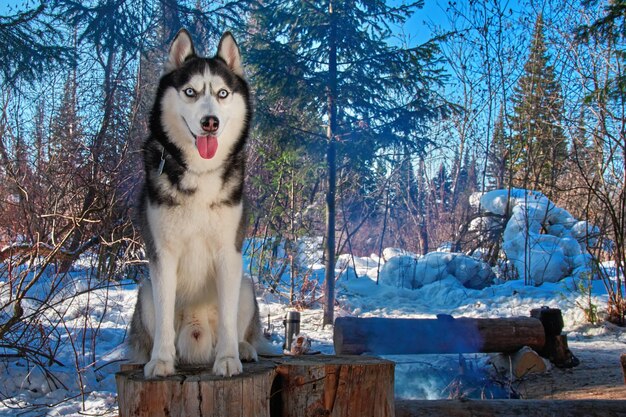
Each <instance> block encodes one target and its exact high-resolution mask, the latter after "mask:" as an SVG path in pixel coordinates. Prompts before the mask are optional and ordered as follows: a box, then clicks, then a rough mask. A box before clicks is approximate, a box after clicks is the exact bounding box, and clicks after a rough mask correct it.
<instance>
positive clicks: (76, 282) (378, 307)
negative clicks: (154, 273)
mask: <svg viewBox="0 0 626 417" xmlns="http://www.w3.org/2000/svg"><path fill="white" fill-rule="evenodd" d="M473 199H474V201H480V206H481V208H482V210H484V212H488V213H492V214H500V215H503V214H505V213H506V212H507V209H508V210H509V212H510V213H512V216H511V219H510V220H508V222H507V223H506V227H505V232H504V245H503V246H504V247H505V251H506V253H507V255H508V257H509V259H511V260H512V265H513V267H514V268H515V269H516V270H517V273H518V276H519V277H524V276H525V274H526V273H531V274H535V273H537V274H540V278H539V279H535V282H534V284H537V285H525V283H524V280H523V279H513V280H504V279H502V277H506V276H507V274H506V273H503V272H502V271H501V270H499V269H498V268H494V269H492V268H490V267H489V266H488V265H487V264H486V263H485V262H484V261H482V260H481V254H482V251H481V250H478V251H476V252H475V253H474V254H473V255H472V256H468V255H467V254H463V253H453V252H440V251H438V252H433V253H429V254H427V255H425V256H421V255H417V254H414V253H411V252H408V251H406V250H403V249H399V248H387V249H385V250H384V251H383V253H382V254H381V255H382V256H381V257H378V256H377V255H375V254H374V255H371V256H369V257H352V256H349V255H341V256H339V258H338V261H337V269H336V274H337V276H339V279H338V281H337V285H336V291H337V293H336V298H337V302H338V306H337V307H336V311H335V314H336V316H344V315H351V316H359V317H390V318H391V317H403V318H433V317H434V316H435V315H437V314H450V315H452V316H454V317H460V316H465V317H491V318H493V317H512V316H528V315H529V312H530V310H531V309H532V308H537V307H541V306H549V307H552V308H559V309H561V310H562V312H563V318H564V322H565V332H566V333H567V334H568V338H569V340H570V346H571V347H573V348H574V349H585V350H593V349H597V350H603V351H604V350H609V351H615V352H619V351H623V350H624V349H625V348H626V332H624V330H623V329H620V328H616V327H615V326H610V325H607V324H606V323H602V324H598V325H592V324H589V323H588V321H587V318H586V315H585V309H586V308H588V307H591V306H595V307H597V309H598V314H599V316H600V319H601V318H602V317H603V315H604V314H606V311H605V310H606V305H607V301H608V295H607V293H606V289H605V287H604V285H603V283H602V281H600V280H589V278H590V277H591V274H590V269H589V266H588V265H589V261H590V258H589V255H588V254H587V252H586V247H587V246H586V245H587V244H591V243H593V242H590V240H593V236H594V235H597V234H598V232H599V231H598V230H597V228H595V227H594V226H592V225H589V224H587V223H586V222H581V221H579V220H577V219H574V218H573V217H572V216H571V215H570V214H569V213H567V211H565V210H563V209H560V208H558V207H555V206H554V204H553V203H552V202H550V201H549V200H548V199H547V198H545V196H543V195H542V194H540V193H536V192H530V191H525V190H512V192H511V199H510V203H507V201H508V200H507V199H508V195H507V193H506V192H503V191H497V192H492V193H486V194H483V195H480V196H474V197H473ZM476 204H477V203H476ZM541 228H543V229H545V230H547V233H540V230H541ZM320 243H321V240H320V239H319V238H309V239H305V240H303V241H302V242H300V243H299V245H298V248H299V249H298V257H297V262H298V263H299V267H300V271H305V273H307V274H308V275H307V276H308V277H309V278H310V279H311V280H313V281H315V280H317V281H319V282H318V283H317V284H318V285H317V288H318V294H317V295H318V296H319V287H320V282H321V280H322V278H323V276H324V273H323V272H324V271H323V267H322V266H321V260H320V257H321V252H320ZM272 246H273V251H274V255H275V258H277V259H278V261H279V264H277V265H273V266H272V267H271V268H269V269H268V268H267V267H266V266H264V265H261V264H260V263H259V262H258V260H253V259H251V258H250V257H249V255H250V254H253V253H256V254H258V253H259V251H261V249H262V244H261V242H259V241H258V240H253V239H251V240H250V241H248V242H247V245H246V247H247V248H248V250H247V255H246V259H245V265H246V273H251V274H255V273H257V272H258V271H260V270H270V271H271V273H273V274H276V273H278V272H279V271H282V273H283V274H284V276H283V277H279V278H281V279H282V281H285V282H287V281H288V279H289V278H288V277H289V271H288V269H287V270H285V269H284V268H283V266H284V264H288V261H287V260H286V259H281V257H284V256H285V255H284V254H285V251H284V247H283V246H282V245H281V244H280V242H273V244H272ZM524 259H526V260H530V267H528V268H527V267H526V266H525V265H524V263H523V261H524ZM281 262H282V263H281ZM503 265H506V264H503ZM89 268H90V267H89V266H88V264H87V263H86V264H85V265H84V266H83V267H82V268H81V269H79V270H77V271H75V272H73V273H72V276H71V280H69V281H68V280H66V281H64V282H63V285H61V286H60V290H59V291H58V292H57V293H56V295H55V297H57V298H56V301H57V302H58V304H57V305H56V307H55V310H54V311H56V314H52V313H50V312H49V314H48V315H47V316H46V317H45V318H46V320H48V322H47V323H44V324H45V325H46V326H47V327H46V328H53V329H54V332H55V335H56V336H57V338H56V339H55V340H58V343H59V344H58V346H56V347H54V346H52V347H51V348H56V349H57V350H58V353H57V355H56V358H57V360H58V362H59V363H56V364H53V365H51V366H47V369H48V371H49V373H48V374H46V373H44V372H43V370H42V369H43V367H40V366H37V365H36V364H34V363H32V362H28V361H26V360H25V359H24V358H22V357H16V356H15V355H10V353H12V352H10V351H9V350H4V351H0V353H4V354H5V355H6V357H3V358H2V359H1V360H0V372H1V373H2V376H3V377H2V379H1V380H0V395H1V396H2V399H3V401H2V403H0V416H13V415H16V414H18V413H19V414H20V415H24V416H43V415H45V416H79V415H85V414H89V415H101V416H111V417H113V416H116V415H117V400H116V388H115V377H114V374H115V372H116V371H117V370H118V369H119V364H120V362H121V361H122V360H123V359H124V358H125V357H126V356H127V352H126V350H125V347H124V344H123V342H124V339H125V336H126V329H127V326H128V324H129V323H130V320H131V315H132V311H133V307H134V304H135V299H136V290H137V287H136V285H135V284H134V283H133V282H131V281H130V280H128V281H121V282H118V283H110V285H107V286H104V287H99V288H96V289H92V290H91V291H88V290H89V289H91V288H93V286H94V282H93V280H90V279H88V276H89V273H90V269H89ZM604 270H605V271H606V272H607V273H608V274H613V275H615V268H614V266H613V265H612V264H611V263H607V264H606V265H605V267H604ZM555 277H558V279H555ZM255 278H256V276H255ZM51 282H54V276H53V275H51V279H48V280H42V281H41V283H40V284H38V286H35V287H34V288H33V291H46V290H47V289H49V288H50V285H51ZM538 284H541V285H538ZM7 285H8V280H7V278H6V277H0V302H1V303H0V305H4V304H5V302H6V301H7V298H6V297H7V294H8V293H7V291H6V289H7V288H8V287H7ZM279 290H280V288H279ZM258 295H259V297H258V298H259V305H260V309H261V319H262V324H263V326H264V327H268V328H269V329H270V330H271V331H273V334H274V335H273V338H272V343H273V345H274V346H275V347H276V348H277V349H280V346H282V342H283V333H284V327H283V324H282V320H283V317H284V316H285V314H286V312H287V311H290V310H292V307H290V306H288V304H287V301H286V299H285V296H284V295H281V294H280V293H278V292H270V291H263V292H260V293H259V294H258ZM313 298H315V297H314V296H313ZM36 307H37V306H36V305H35V304H32V305H30V306H29V308H31V309H34V308H36ZM321 322H322V309H321V306H320V304H319V303H318V302H315V301H313V300H312V301H311V302H310V303H309V305H308V308H306V309H303V310H301V332H302V333H304V334H306V335H307V336H308V337H309V338H310V339H311V340H312V346H311V349H312V350H314V351H315V350H319V351H321V352H322V353H325V354H332V353H333V345H332V328H330V327H329V326H327V327H326V328H323V327H322V325H321ZM390 343H393V341H390ZM13 353H14V352H13ZM94 358H95V361H94V360H93V359H94ZM472 358H473V360H475V361H476V363H477V364H478V365H477V366H486V365H485V361H486V360H487V359H486V357H485V356H484V355H482V356H481V355H475V356H472ZM391 359H393V360H395V361H396V362H397V367H396V395H397V396H398V397H403V398H436V397H438V396H439V395H441V392H442V389H443V387H445V384H446V383H447V382H449V380H450V378H449V375H450V370H451V369H456V368H458V358H457V356H456V355H452V356H451V355H421V356H395V357H391ZM574 372H576V371H575V370H574ZM442 384H443V385H442Z"/></svg>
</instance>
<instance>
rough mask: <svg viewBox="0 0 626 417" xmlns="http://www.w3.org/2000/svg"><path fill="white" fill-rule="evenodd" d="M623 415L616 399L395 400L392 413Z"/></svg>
mask: <svg viewBox="0 0 626 417" xmlns="http://www.w3.org/2000/svg"><path fill="white" fill-rule="evenodd" d="M418 416H419V417H422V416H424V417H426V416H427V417H439V416H442V417H546V416H558V417H624V416H626V401H620V400H431V401H409V400H405V401H396V417H418Z"/></svg>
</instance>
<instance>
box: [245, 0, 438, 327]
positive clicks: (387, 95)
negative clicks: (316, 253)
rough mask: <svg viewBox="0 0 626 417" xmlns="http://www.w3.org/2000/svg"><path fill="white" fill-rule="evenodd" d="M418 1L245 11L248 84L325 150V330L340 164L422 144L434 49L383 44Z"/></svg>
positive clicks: (343, 0)
mask: <svg viewBox="0 0 626 417" xmlns="http://www.w3.org/2000/svg"><path fill="white" fill-rule="evenodd" d="M422 4H423V2H422V1H417V2H413V3H411V4H408V5H407V4H402V5H396V6H390V5H388V4H387V3H386V2H385V1H381V0H328V1H324V2H298V1H276V0H270V1H267V2H263V3H261V4H260V5H259V6H258V8H257V10H255V12H254V13H253V15H252V21H253V22H255V24H256V26H257V28H258V29H255V30H253V31H252V32H253V33H252V37H251V42H250V48H249V50H248V62H250V63H253V64H254V65H255V67H256V68H257V71H256V73H255V74H254V76H253V83H254V85H256V86H257V88H258V89H259V90H261V89H265V92H264V93H263V94H267V95H269V96H274V97H275V98H276V99H277V100H278V101H276V102H275V103H277V104H281V101H280V97H281V96H283V97H284V98H285V99H284V101H283V103H284V102H287V103H289V106H290V107H289V108H288V109H287V110H286V113H287V114H292V115H293V114H295V113H296V112H297V113H300V114H307V115H313V116H314V117H315V121H314V123H311V124H312V125H313V126H314V128H315V130H313V131H309V132H303V130H305V129H301V128H300V127H299V126H297V125H295V126H292V127H293V129H292V132H293V133H294V134H296V135H298V134H303V133H305V134H306V133H308V135H309V138H310V139H309V140H312V141H316V142H318V144H319V143H322V144H323V146H324V148H325V154H326V170H327V181H326V250H325V264H326V277H325V287H326V288H325V296H326V297H325V298H326V302H325V308H324V324H330V323H332V321H333V304H334V288H333V285H334V279H335V277H334V269H335V245H334V234H335V216H336V214H335V198H336V193H337V189H336V181H337V165H338V164H341V165H342V166H345V165H346V163H349V162H350V161H352V162H353V163H352V164H350V166H352V167H360V168H361V169H365V168H367V167H368V166H370V165H369V162H370V161H372V160H373V159H374V158H375V157H376V155H377V153H378V151H380V149H382V148H385V147H387V146H389V145H390V144H392V143H396V144H398V143H406V144H407V145H409V146H411V147H413V148H419V147H420V146H421V145H423V143H424V142H425V140H423V139H422V137H421V132H423V131H424V130H425V129H424V125H425V122H426V121H427V120H428V119H429V118H431V117H434V116H435V115H436V114H437V109H436V108H435V106H433V105H432V101H431V96H430V94H431V91H432V88H433V85H434V84H436V83H437V82H438V81H439V80H440V74H439V72H438V71H437V70H436V69H434V67H435V66H436V65H435V63H436V55H435V54H436V48H435V46H434V44H433V43H427V44H425V45H422V46H419V47H416V48H411V49H404V48H401V47H398V46H394V45H392V43H391V42H390V38H391V35H392V31H391V27H390V25H394V24H402V23H404V22H405V21H406V19H407V18H408V17H409V16H410V15H411V14H412V12H413V11H414V10H415V9H416V8H417V7H421V6H422ZM283 105H284V104H283ZM276 120H277V121H280V120H281V119H280V118H277V119H276ZM282 120H284V119H282ZM311 124H309V126H310V125H311ZM309 126H306V127H309ZM322 138H323V139H322ZM355 161H357V162H356V163H355Z"/></svg>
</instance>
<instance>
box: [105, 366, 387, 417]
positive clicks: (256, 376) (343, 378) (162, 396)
mask: <svg viewBox="0 0 626 417" xmlns="http://www.w3.org/2000/svg"><path fill="white" fill-rule="evenodd" d="M116 381H117V389H118V402H119V409H120V417H161V416H163V417H165V416H168V417H189V416H211V417H261V416H262V417H270V416H271V417H321V416H329V417H351V416H359V417H393V415H394V404H395V403H394V391H393V387H394V363H393V362H391V361H387V360H384V359H379V358H368V357H364V356H325V355H315V356H312V355H302V356H286V357H273V358H271V360H269V359H265V360H263V361H261V362H258V363H252V364H244V373H243V374H242V375H238V376H235V377H232V378H220V377H216V376H214V375H212V374H211V372H210V369H206V368H205V369H198V368H184V369H181V370H179V372H178V373H177V374H176V375H172V376H170V377H167V378H156V379H148V380H147V379H145V378H144V376H143V366H141V365H139V366H138V365H130V366H124V367H123V369H122V371H120V372H118V373H117V374H116Z"/></svg>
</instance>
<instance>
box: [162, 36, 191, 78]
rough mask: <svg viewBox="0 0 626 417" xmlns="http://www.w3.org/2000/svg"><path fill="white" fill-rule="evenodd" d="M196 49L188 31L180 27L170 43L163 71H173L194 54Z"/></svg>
mask: <svg viewBox="0 0 626 417" xmlns="http://www.w3.org/2000/svg"><path fill="white" fill-rule="evenodd" d="M195 54H196V51H195V50H194V48H193V42H192V41H191V36H190V35H189V32H187V31H186V30H185V29H181V30H179V31H178V33H177V34H176V37H175V38H174V40H173V41H172V44H171V45H170V55H169V59H168V60H167V63H166V64H165V72H170V71H174V70H175V69H177V68H180V67H181V66H182V65H183V62H185V60H186V59H187V58H189V57H190V56H194V55H195Z"/></svg>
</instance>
